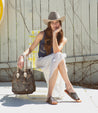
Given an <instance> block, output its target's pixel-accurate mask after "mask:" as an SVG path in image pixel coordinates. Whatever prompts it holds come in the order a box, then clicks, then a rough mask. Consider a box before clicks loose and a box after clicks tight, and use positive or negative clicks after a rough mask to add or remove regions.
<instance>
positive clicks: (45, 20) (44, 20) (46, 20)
mask: <svg viewBox="0 0 98 113" xmlns="http://www.w3.org/2000/svg"><path fill="white" fill-rule="evenodd" d="M55 20H60V21H61V22H63V21H64V20H65V16H63V17H61V18H58V19H55ZM52 21H54V20H49V19H43V22H44V24H46V25H48V23H49V22H52Z"/></svg>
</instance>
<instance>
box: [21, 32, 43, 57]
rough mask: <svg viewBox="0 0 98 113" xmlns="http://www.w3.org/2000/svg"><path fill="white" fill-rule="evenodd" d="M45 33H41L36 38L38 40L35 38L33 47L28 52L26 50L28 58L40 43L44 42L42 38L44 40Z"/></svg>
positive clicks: (25, 53)
mask: <svg viewBox="0 0 98 113" xmlns="http://www.w3.org/2000/svg"><path fill="white" fill-rule="evenodd" d="M43 33H44V32H43V31H42V32H40V33H39V34H38V35H37V36H36V38H35V40H34V42H33V43H32V45H31V46H30V48H28V49H27V50H25V51H24V53H23V54H24V55H26V56H28V55H29V54H30V53H31V52H32V51H33V50H34V49H35V48H36V46H37V45H38V44H39V42H40V41H41V40H42V38H43Z"/></svg>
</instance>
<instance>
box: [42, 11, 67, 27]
mask: <svg viewBox="0 0 98 113" xmlns="http://www.w3.org/2000/svg"><path fill="white" fill-rule="evenodd" d="M54 20H60V21H61V22H63V21H64V20H65V16H63V17H60V15H59V13H57V12H50V14H49V16H48V19H43V22H44V24H46V25H48V22H51V21H54Z"/></svg>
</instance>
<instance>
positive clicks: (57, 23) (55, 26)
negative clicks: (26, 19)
mask: <svg viewBox="0 0 98 113" xmlns="http://www.w3.org/2000/svg"><path fill="white" fill-rule="evenodd" d="M50 26H51V29H52V31H55V30H56V29H58V28H59V27H60V26H61V25H60V21H59V20H54V21H52V22H51V23H50Z"/></svg>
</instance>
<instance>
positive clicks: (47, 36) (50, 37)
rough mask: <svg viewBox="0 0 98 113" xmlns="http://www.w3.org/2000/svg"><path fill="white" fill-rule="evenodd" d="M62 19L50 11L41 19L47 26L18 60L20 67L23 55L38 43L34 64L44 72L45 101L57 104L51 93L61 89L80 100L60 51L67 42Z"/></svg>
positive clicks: (28, 52) (56, 92)
mask: <svg viewBox="0 0 98 113" xmlns="http://www.w3.org/2000/svg"><path fill="white" fill-rule="evenodd" d="M64 19H65V16H63V17H60V16H59V14H58V13H57V12H51V13H50V14H49V16H48V19H44V20H43V21H44V23H45V24H46V25H47V28H46V29H45V30H44V31H41V32H40V33H39V34H38V35H37V36H36V39H35V41H34V42H33V43H32V45H31V47H30V48H29V49H27V50H26V51H25V52H24V53H23V54H22V55H21V56H20V57H19V60H18V67H19V68H20V69H22V67H23V64H24V62H23V59H24V55H26V56H28V55H29V54H30V53H31V52H32V51H33V50H34V48H35V47H36V46H37V45H38V44H40V46H39V52H38V56H39V57H38V59H37V61H36V66H37V67H38V68H41V69H42V70H43V72H44V76H45V79H46V82H47V85H48V96H47V102H48V103H49V104H57V103H58V102H57V100H56V99H55V98H54V97H53V94H55V95H56V94H58V93H59V94H62V91H63V92H64V91H65V92H66V93H67V94H68V95H69V96H70V97H71V98H73V99H74V100H76V101H77V102H80V101H81V100H80V99H79V97H78V95H77V94H76V92H75V91H74V89H73V86H72V84H71V83H70V81H69V78H68V74H67V67H66V63H65V58H64V57H66V54H64V53H62V49H63V47H64V45H65V44H66V42H67V39H66V38H65V37H64V36H63V30H62V22H63V21H64ZM64 84H66V90H64V88H65V85H64ZM59 96H60V95H59Z"/></svg>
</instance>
